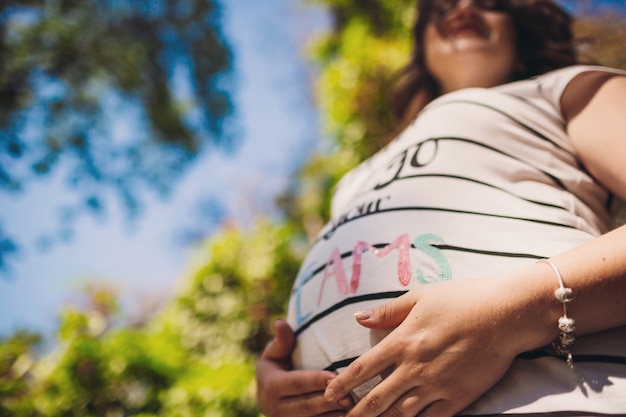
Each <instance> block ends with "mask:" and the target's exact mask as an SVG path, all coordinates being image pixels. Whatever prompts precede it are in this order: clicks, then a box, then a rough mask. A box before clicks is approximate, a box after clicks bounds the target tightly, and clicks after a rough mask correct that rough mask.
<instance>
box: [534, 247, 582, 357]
mask: <svg viewBox="0 0 626 417" xmlns="http://www.w3.org/2000/svg"><path fill="white" fill-rule="evenodd" d="M539 262H544V263H546V264H548V265H550V267H552V269H553V270H554V273H555V274H556V277H557V278H558V280H559V288H557V289H556V291H555V292H554V296H555V297H556V299H557V300H559V301H560V302H561V303H562V304H563V316H562V317H561V318H559V331H560V333H559V338H558V339H557V340H555V341H554V342H553V343H552V348H553V349H554V351H555V352H556V353H557V354H559V355H561V356H564V357H565V358H566V359H567V364H568V365H569V367H570V368H573V367H574V358H573V356H572V346H573V345H574V341H575V340H576V337H575V336H574V331H575V330H576V321H575V320H574V319H573V318H571V317H569V316H568V315H567V306H568V304H569V303H570V302H571V301H572V300H573V299H574V296H573V294H572V289H571V288H567V287H566V286H565V283H564V282H563V277H562V276H561V272H559V269H558V268H557V267H556V265H554V263H552V261H550V260H549V259H541V260H540V261H539Z"/></svg>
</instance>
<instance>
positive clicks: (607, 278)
mask: <svg viewBox="0 0 626 417" xmlns="http://www.w3.org/2000/svg"><path fill="white" fill-rule="evenodd" d="M594 74H595V75H594ZM563 110H564V114H565V116H566V118H567V121H568V122H569V123H568V132H569V134H570V135H571V136H572V140H573V142H574V145H575V147H576V149H577V150H578V152H579V154H580V158H581V160H582V162H583V163H584V164H585V165H586V167H587V169H588V170H589V171H590V172H591V173H592V175H594V176H595V177H596V179H597V180H598V181H600V182H601V183H603V184H604V185H605V186H606V187H607V188H608V189H610V190H611V191H613V192H614V193H615V194H616V195H618V196H620V197H622V198H626V165H625V162H626V117H624V116H625V115H626V77H621V76H607V75H605V74H602V73H590V74H589V75H583V76H580V77H577V78H576V79H575V80H574V81H572V83H571V84H570V86H569V87H568V88H567V90H566V92H565V93H564V96H563ZM552 261H553V262H554V264H556V265H557V266H558V268H559V270H560V271H561V274H562V276H563V278H564V280H565V284H566V286H568V287H571V288H572V289H573V293H574V301H573V302H572V303H570V309H569V313H570V314H569V315H570V316H571V317H572V318H574V319H575V320H576V325H577V330H576V334H577V335H584V334H590V333H595V332H598V331H602V330H606V329H610V328H614V327H619V326H624V325H626V226H623V227H621V228H619V229H616V230H614V231H612V232H610V233H608V234H606V235H603V236H601V237H599V238H597V239H595V240H593V241H590V242H588V243H586V244H584V245H582V246H580V247H577V248H575V249H573V250H570V251H568V252H565V253H563V254H560V255H558V256H555V257H553V258H552ZM557 287H558V281H557V278H556V276H555V274H554V271H553V270H552V269H551V268H550V267H549V266H548V265H546V264H543V263H536V264H533V265H529V266H527V267H524V268H520V269H518V270H516V271H513V272H511V273H508V274H506V275H503V276H498V277H493V278H486V279H480V280H474V281H448V282H442V283H437V284H429V285H426V286H420V287H418V288H416V289H414V290H412V291H410V292H409V293H407V294H406V295H404V296H403V297H400V298H399V299H397V300H394V301H392V302H391V303H388V304H385V305H383V306H382V307H380V308H378V309H374V310H373V311H367V312H361V313H360V314H358V315H357V319H359V321H360V322H361V324H363V325H365V326H367V327H372V328H385V327H395V326H397V328H396V329H395V330H394V331H393V332H392V333H391V334H390V335H389V336H387V338H385V339H384V340H383V341H381V342H380V343H379V344H378V345H377V346H375V347H374V348H372V349H371V350H370V351H369V352H367V353H366V354H364V355H363V356H361V357H360V358H359V359H358V360H356V361H355V362H354V363H352V364H351V365H350V366H349V367H348V368H347V369H346V370H345V371H344V372H342V374H341V375H339V376H338V377H337V378H335V379H333V380H332V381H331V382H330V383H329V385H328V387H327V389H326V392H325V397H326V398H327V399H329V400H330V399H336V398H342V397H344V396H346V395H348V393H349V392H350V391H351V390H352V389H353V388H355V387H356V386H358V385H360V384H361V383H363V382H364V381H366V380H368V379H370V378H371V377H373V376H375V375H378V374H380V373H383V372H385V371H389V370H391V371H390V374H389V375H388V376H387V377H386V378H385V379H384V380H383V381H382V382H381V383H380V384H379V385H378V386H376V387H375V388H374V389H373V390H372V391H371V392H370V393H369V394H368V395H366V396H365V397H364V398H363V399H362V400H361V401H360V402H359V403H358V404H357V405H356V406H355V407H354V408H353V409H352V410H351V411H350V412H349V413H348V414H347V416H360V417H368V416H396V417H397V416H407V417H413V416H416V415H420V416H421V415H436V416H452V415H454V414H455V413H457V412H459V411H460V410H462V409H463V408H465V407H466V406H468V405H469V404H471V403H472V402H473V401H475V400H476V399H477V398H478V397H479V396H480V395H482V394H483V393H484V392H486V391H487V390H488V389H489V388H490V387H492V386H493V385H495V384H496V383H497V382H498V380H499V379H500V378H501V377H502V376H503V375H504V374H505V373H506V371H507V369H508V368H509V367H510V365H511V363H512V361H513V359H514V358H515V357H516V356H517V355H518V354H519V353H522V352H524V351H528V350H531V349H535V348H538V347H541V346H544V345H546V344H548V343H550V342H551V341H553V340H555V339H556V338H557V336H558V329H557V326H556V323H557V320H558V318H559V317H560V315H561V314H562V312H563V310H562V305H561V303H560V302H558V301H557V300H556V299H555V297H554V290H555V289H556V288H557ZM444 299H445V300H446V301H445V303H443V302H442V301H441V300H444ZM575 360H576V358H575V356H574V361H575ZM564 366H566V365H565V364H564Z"/></svg>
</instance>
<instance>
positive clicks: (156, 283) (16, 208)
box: [0, 0, 327, 334]
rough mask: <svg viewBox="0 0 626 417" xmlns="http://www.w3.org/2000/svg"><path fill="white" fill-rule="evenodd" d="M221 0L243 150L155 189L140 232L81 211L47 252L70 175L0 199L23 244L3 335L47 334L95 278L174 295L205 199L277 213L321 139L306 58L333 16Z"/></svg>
mask: <svg viewBox="0 0 626 417" xmlns="http://www.w3.org/2000/svg"><path fill="white" fill-rule="evenodd" d="M223 3H224V17H225V22H224V23H225V32H226V36H227V38H228V39H229V40H230V42H231V45H232V47H233V49H234V53H235V67H236V80H237V86H238V87H237V91H236V93H235V96H234V100H235V104H236V107H237V115H236V117H237V122H238V123H239V129H240V133H241V135H242V136H241V144H240V146H239V147H238V148H237V150H236V151H235V152H234V154H232V155H227V154H225V153H209V154H207V155H204V156H202V157H201V158H200V159H199V160H198V161H197V162H196V163H195V164H194V165H193V166H192V167H191V169H190V170H189V171H188V172H187V173H186V175H185V177H184V178H183V179H182V181H181V182H180V183H179V185H178V186H177V188H176V189H175V192H174V193H173V195H171V197H170V198H169V199H167V200H165V201H159V200H157V199H155V198H152V197H150V196H147V198H148V204H146V208H145V210H144V213H143V215H142V216H141V217H140V218H139V219H138V221H137V222H135V223H134V224H133V226H132V227H129V225H128V224H127V223H126V222H125V220H124V215H123V212H122V211H121V210H120V208H119V207H116V206H112V207H111V210H110V213H109V215H108V216H107V217H106V218H105V219H100V220H99V219H95V218H92V217H89V216H84V217H82V218H80V220H78V223H77V224H76V227H75V230H76V232H75V236H74V238H73V239H72V240H71V241H69V243H67V244H56V245H53V246H52V248H50V249H49V250H47V251H41V250H39V249H38V245H37V243H36V242H37V239H38V237H39V236H40V235H41V233H42V232H48V231H54V230H55V228H56V226H57V224H58V211H57V210H55V208H57V207H60V206H61V205H62V204H63V203H67V202H68V201H71V200H72V198H74V196H73V195H72V194H70V193H68V192H67V189H66V188H65V187H64V186H63V175H62V172H60V173H59V175H56V176H54V177H51V178H47V179H45V180H44V181H41V182H39V183H35V184H32V186H31V187H30V188H29V189H28V191H27V193H25V194H24V195H21V196H19V197H18V196H15V195H7V194H0V216H1V217H0V218H1V219H2V221H3V227H4V228H5V229H6V232H7V233H8V234H10V235H13V236H18V238H19V243H20V245H21V246H22V250H21V254H20V257H19V258H18V259H16V260H14V261H13V262H12V263H11V267H12V268H11V269H12V272H11V274H10V276H9V277H8V278H7V279H1V278H0V334H6V333H8V332H10V331H12V330H14V329H16V328H19V327H28V328H32V329H36V330H40V331H42V332H44V333H46V334H50V333H51V332H52V331H53V330H54V328H55V326H56V317H57V315H58V313H59V312H60V311H61V307H62V305H63V304H64V303H72V302H74V301H76V300H77V298H78V295H79V294H80V291H81V289H82V288H83V287H84V286H85V285H86V284H87V283H88V282H91V281H96V282H107V283H109V284H110V285H112V286H113V287H115V288H118V289H119V290H120V292H122V293H123V294H124V295H123V297H124V301H125V303H126V304H127V305H129V306H131V307H132V306H133V305H139V304H141V301H140V300H145V299H151V298H152V299H159V298H163V297H167V295H168V294H171V293H172V291H173V290H175V288H176V285H177V283H178V282H179V281H180V279H181V278H182V274H183V273H184V272H185V271H186V270H188V269H189V266H190V265H191V264H192V263H193V257H194V250H193V248H190V247H188V246H185V245H181V244H180V241H179V239H178V237H179V233H180V231H181V229H185V228H189V227H193V228H198V229H200V230H208V229H210V228H211V226H212V225H207V224H202V223H201V222H207V221H208V219H206V218H204V217H202V216H201V215H199V214H198V207H197V205H198V200H199V198H200V197H203V198H206V197H210V198H212V199H214V200H215V201H217V202H218V204H219V205H221V206H223V208H224V210H226V211H227V212H228V213H230V216H231V217H233V218H235V219H238V220H241V221H245V220H247V219H249V218H251V217H252V216H254V215H255V214H258V213H267V212H271V211H272V202H273V197H274V196H275V195H276V193H278V192H280V191H281V190H282V189H283V188H284V186H285V185H286V183H287V179H288V177H289V175H290V173H291V171H292V169H293V167H294V166H295V165H296V164H297V163H299V162H300V161H301V160H303V159H304V158H305V157H306V155H307V154H308V153H309V152H311V150H312V149H313V148H314V147H315V146H317V144H318V143H319V133H318V131H317V129H318V123H317V114H316V112H315V108H314V104H313V102H312V98H311V94H310V79H309V77H310V73H309V71H310V68H309V67H307V65H306V62H305V61H304V60H303V59H302V55H301V54H302V47H303V44H304V42H305V41H306V37H307V36H308V35H310V34H311V33H314V32H316V31H317V30H319V29H320V28H322V27H323V26H324V25H325V24H327V21H326V19H325V17H326V15H325V14H324V13H323V12H322V11H321V10H320V9H313V8H311V7H305V6H303V5H302V3H301V2H298V1H293V0H263V1H258V0H236V1H225V2H223ZM131 313H132V312H131Z"/></svg>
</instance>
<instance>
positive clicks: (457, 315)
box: [324, 279, 556, 417]
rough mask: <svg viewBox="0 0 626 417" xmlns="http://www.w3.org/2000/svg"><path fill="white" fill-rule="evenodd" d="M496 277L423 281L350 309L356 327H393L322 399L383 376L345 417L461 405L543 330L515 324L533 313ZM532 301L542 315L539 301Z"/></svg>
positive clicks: (444, 411)
mask: <svg viewBox="0 0 626 417" xmlns="http://www.w3.org/2000/svg"><path fill="white" fill-rule="evenodd" d="M499 282H500V281H498V280H493V279H480V280H462V281H447V282H441V283H434V284H428V285H424V286H419V287H417V288H415V289H413V290H411V291H410V292H408V293H407V294H405V295H403V296H402V297H399V298H398V299H396V300H394V301H392V302H389V303H387V304H385V305H383V306H381V307H378V308H376V309H374V310H370V311H362V312H359V313H356V314H355V317H356V318H357V320H359V322H360V323H361V324H362V325H363V326H366V327H369V328H391V327H395V326H397V328H395V329H394V330H393V331H392V332H391V333H390V334H389V335H388V336H387V337H386V338H385V339H383V340H382V341H381V342H380V343H379V344H378V345H376V346H374V347H373V348H372V349H371V350H370V351H368V352H367V353H365V354H364V355H362V356H361V357H360V358H359V359H357V360H356V361H354V362H353V363H352V364H351V365H350V366H349V367H348V368H347V369H346V370H345V371H343V372H342V373H341V374H340V375H339V376H337V377H336V378H334V379H333V380H332V381H331V382H330V383H329V385H328V387H327V389H326V392H325V394H324V396H325V398H326V399H327V400H329V401H336V399H338V398H343V397H345V396H347V395H348V394H349V393H350V391H351V390H352V389H354V388H355V387H357V386H358V385H360V384H362V383H363V382H365V381H367V380H369V379H370V378H372V377H374V376H376V375H379V374H386V375H387V376H386V377H385V379H383V381H382V382H381V383H379V384H378V385H377V386H376V387H374V388H373V389H372V391H370V392H369V393H368V394H367V395H366V396H365V397H363V398H362V399H361V400H360V401H359V402H358V403H357V404H356V406H355V407H354V408H353V409H352V410H350V412H348V413H347V414H346V417H352V416H358V417H369V416H394V417H400V416H405V417H415V416H418V415H419V416H436V417H442V416H453V415H454V414H456V413H457V412H459V411H461V410H462V409H464V408H466V407H467V406H468V405H470V404H471V403H472V402H474V401H475V400H476V399H478V397H480V396H481V395H482V394H483V393H485V392H486V391H487V390H488V389H489V388H491V387H492V386H493V385H495V384H496V383H497V382H498V380H500V378H502V376H503V375H504V374H505V372H506V371H507V370H508V369H509V367H510V366H511V363H512V361H513V359H514V358H515V356H516V355H517V354H519V353H521V352H522V351H524V350H525V349H527V348H531V347H534V346H532V345H533V344H536V343H541V342H543V340H542V337H544V336H541V335H539V336H538V335H537V334H534V333H532V332H531V334H529V333H522V326H521V325H519V324H518V323H519V322H520V321H523V322H524V323H525V324H528V321H527V318H526V317H525V318H524V319H519V318H520V317H524V315H525V314H526V315H527V316H528V319H531V320H532V319H534V317H532V316H533V315H534V314H536V313H527V312H526V313H523V309H524V308H528V307H529V306H531V305H529V304H528V303H525V302H522V304H525V307H524V306H521V305H519V304H518V303H517V299H516V296H518V295H519V293H518V292H517V291H516V289H515V288H512V289H511V288H509V287H510V284H511V283H510V282H509V284H505V285H504V286H503V285H501V284H500V285H499ZM518 288H519V287H518ZM520 298H522V299H524V300H529V299H532V297H530V298H524V297H520ZM542 301H543V300H542ZM555 305H556V303H555ZM531 307H533V308H534V307H537V310H539V311H540V313H539V314H544V315H545V316H548V312H546V311H545V310H543V311H541V310H542V309H541V308H540V307H538V306H531ZM531 311H533V310H531ZM545 316H544V319H545V318H546V317H545ZM518 319H519V320H518ZM554 320H555V321H556V318H555V319H554ZM528 327H530V326H526V327H524V329H526V328H528ZM525 337H526V338H527V339H531V340H530V341H529V340H524V339H523V338H525ZM548 337H550V336H548ZM519 338H522V340H524V342H521V343H520V339H519ZM522 343H530V344H531V346H528V345H527V346H520V345H521V344H522ZM538 346H541V344H538Z"/></svg>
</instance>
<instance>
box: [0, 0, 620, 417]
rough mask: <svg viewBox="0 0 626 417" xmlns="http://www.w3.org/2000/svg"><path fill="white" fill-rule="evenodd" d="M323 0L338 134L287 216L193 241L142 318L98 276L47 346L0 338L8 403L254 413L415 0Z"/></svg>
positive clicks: (331, 122)
mask: <svg viewBox="0 0 626 417" xmlns="http://www.w3.org/2000/svg"><path fill="white" fill-rule="evenodd" d="M319 1H322V0H319ZM323 3H324V4H326V5H328V7H329V8H330V10H332V12H333V15H334V16H335V17H336V20H335V26H334V28H333V30H332V31H331V32H330V33H328V34H326V35H325V36H324V37H323V38H321V39H318V40H317V41H316V43H315V45H314V46H313V47H312V49H311V50H312V55H313V59H314V60H315V62H317V63H318V64H319V66H320V75H319V78H318V84H317V90H316V91H317V95H318V97H317V99H318V102H319V103H320V108H321V112H322V115H323V118H324V126H325V129H326V132H327V134H328V137H329V139H330V141H331V142H332V146H331V149H330V151H329V152H325V153H318V154H316V155H312V156H311V159H310V161H309V162H308V163H307V164H305V166H303V167H302V169H301V171H300V175H299V176H298V177H297V179H296V180H295V181H294V185H293V188H292V189H291V190H288V192H286V193H285V195H283V196H281V198H280V199H279V202H278V204H279V205H280V206H281V207H282V208H283V210H284V213H285V215H284V217H283V219H281V220H278V221H277V220H274V221H269V220H259V221H258V222H257V223H256V225H255V226H254V227H252V228H251V229H249V230H244V229H242V228H240V227H237V226H234V225H230V226H227V227H224V228H223V229H222V230H221V231H220V233H218V234H215V235H213V237H211V238H209V239H208V240H207V241H206V243H205V244H204V246H203V247H200V248H198V250H197V252H198V256H199V258H198V259H197V260H196V262H195V263H194V265H192V266H190V271H189V273H188V274H186V275H185V276H184V277H183V281H181V288H180V289H179V291H178V292H177V293H176V295H175V297H173V299H172V300H170V301H169V303H168V305H167V306H166V307H165V308H164V309H163V311H162V312H160V313H159V314H157V315H155V316H153V317H150V318H148V319H147V320H145V322H143V323H142V324H140V325H137V324H129V323H125V322H124V320H122V319H121V318H120V314H121V313H120V309H119V307H118V306H117V304H116V301H115V300H116V297H115V295H114V294H112V293H111V292H110V291H108V290H106V289H102V288H99V287H91V288H90V289H89V292H88V294H89V297H88V299H89V300H90V302H89V303H88V305H87V306H86V307H85V308H84V309H83V310H78V309H69V308H68V309H67V310H66V311H64V312H63V314H62V317H61V324H60V327H59V339H60V340H61V342H59V343H60V345H59V347H58V348H57V349H55V350H54V351H53V352H52V353H50V354H49V355H47V356H44V357H42V358H39V357H38V356H37V354H36V347H37V344H38V343H39V342H40V340H39V338H38V337H37V336H36V335H32V334H29V333H24V332H22V333H17V334H15V335H14V336H12V337H11V338H7V339H6V340H4V341H2V347H1V348H0V349H1V350H0V404H1V405H0V415H2V416H4V415H8V416H18V417H21V416H28V417H40V416H41V417H44V416H45V417H48V416H55V417H56V416H63V417H66V416H67V417H75V416H104V417H112V416H124V417H125V416H137V417H139V416H142V417H148V416H174V417H176V416H215V417H218V416H225V417H230V416H233V417H234V416H238V417H246V416H258V415H259V413H258V411H257V410H256V408H255V406H254V367H255V362H256V359H257V357H258V354H259V353H260V352H261V350H262V349H263V346H264V345H265V344H266V343H267V341H268V340H269V339H270V338H271V323H272V322H273V320H274V319H275V318H277V317H280V316H283V315H284V311H285V307H286V303H287V299H288V297H289V293H290V289H291V285H292V281H293V279H294V278H295V275H296V272H297V269H298V266H299V263H300V260H301V259H302V257H303V256H304V253H305V251H306V247H307V245H308V239H310V238H311V237H312V236H315V234H316V233H317V231H318V230H319V228H320V227H321V225H322V224H323V223H324V222H325V220H326V219H327V217H328V202H329V195H330V193H331V191H332V188H333V187H334V185H335V184H336V182H337V181H338V180H339V178H340V177H341V175H343V173H345V171H346V170H348V169H349V168H351V167H352V166H354V165H355V164H357V163H358V162H359V161H361V160H363V159H364V158H367V157H368V156H369V155H370V154H371V153H372V152H374V151H375V150H376V149H378V148H379V147H380V146H383V145H384V140H381V141H378V142H377V141H376V140H375V138H376V137H380V138H382V137H385V136H386V135H388V134H389V133H390V132H391V131H393V121H392V120H391V119H390V116H389V114H388V112H387V110H386V105H385V98H384V97H385V96H386V94H387V92H388V88H389V86H390V85H391V83H392V81H393V77H394V76H395V73H396V71H397V70H398V68H400V67H401V66H402V64H403V62H404V59H405V57H406V56H407V54H408V51H409V41H408V40H407V37H408V33H409V25H410V22H411V20H412V15H411V14H412V1H408V0H394V1H391V0H384V1H383V0H378V1H373V0H371V1H357V0H323ZM594 19H596V18H595V17H587V18H586V20H585V22H584V25H588V26H584V27H583V26H581V29H580V30H582V29H583V28H588V29H585V30H591V28H593V30H597V31H598V32H597V33H599V34H604V33H606V36H605V35H596V38H598V39H597V42H596V43H594V44H591V45H592V46H590V48H591V49H590V50H589V52H590V53H592V55H594V56H595V57H596V59H598V60H599V61H601V62H604V63H607V64H610V65H616V66H621V64H616V63H619V62H623V61H620V59H621V60H623V59H624V51H623V50H621V48H613V47H612V46H611V45H606V46H605V47H602V46H601V45H605V44H607V43H608V44H610V43H613V42H615V43H616V44H617V45H623V42H624V41H623V39H624V38H613V37H612V36H614V35H615V33H617V27H616V26H609V25H608V24H607V23H606V22H605V21H604V20H601V19H600V18H598V19H597V20H594ZM602 19H604V18H602ZM622 27H623V26H622ZM585 33H590V32H585ZM594 33H596V32H594ZM622 33H623V32H622ZM609 35H610V36H609ZM617 39H622V40H620V41H619V42H618V41H617ZM602 48H606V49H602ZM387 137H388V136H387ZM116 323H117V324H116Z"/></svg>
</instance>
